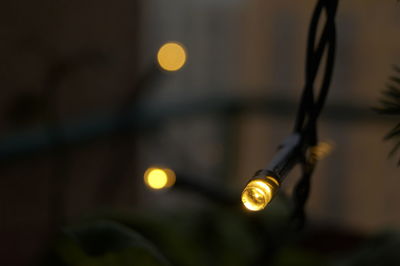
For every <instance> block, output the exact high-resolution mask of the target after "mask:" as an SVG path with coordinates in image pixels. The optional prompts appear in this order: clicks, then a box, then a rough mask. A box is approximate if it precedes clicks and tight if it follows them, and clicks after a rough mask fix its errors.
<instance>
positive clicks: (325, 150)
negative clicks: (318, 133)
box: [309, 141, 334, 163]
mask: <svg viewBox="0 0 400 266" xmlns="http://www.w3.org/2000/svg"><path fill="white" fill-rule="evenodd" d="M333 148H334V144H333V143H332V142H328V141H322V142H320V143H318V145H316V146H314V147H311V148H310V149H309V160H310V162H311V163H316V162H317V161H320V160H322V159H324V158H325V157H327V156H328V155H329V154H330V153H331V152H332V150H333Z"/></svg>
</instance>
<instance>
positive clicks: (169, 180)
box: [144, 167, 176, 190]
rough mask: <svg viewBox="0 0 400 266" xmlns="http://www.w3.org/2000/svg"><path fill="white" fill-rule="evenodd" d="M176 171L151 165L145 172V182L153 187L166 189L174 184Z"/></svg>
mask: <svg viewBox="0 0 400 266" xmlns="http://www.w3.org/2000/svg"><path fill="white" fill-rule="evenodd" d="M175 180H176V177H175V173H174V171H172V170H171V169H168V168H155V167H150V168H148V169H147V170H146V172H145V173H144V182H145V184H146V185H147V186H148V187H149V188H151V189H156V190H159V189H165V188H168V187H171V186H173V185H174V183H175Z"/></svg>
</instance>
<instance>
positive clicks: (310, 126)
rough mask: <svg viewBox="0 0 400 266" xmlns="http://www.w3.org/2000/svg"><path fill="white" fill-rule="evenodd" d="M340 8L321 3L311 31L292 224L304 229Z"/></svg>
mask: <svg viewBox="0 0 400 266" xmlns="http://www.w3.org/2000/svg"><path fill="white" fill-rule="evenodd" d="M337 6H338V0H319V1H318V3H317V5H316V7H315V10H314V13H313V16H312V19H311V23H310V28H309V35H308V41H307V51H306V73H305V76H306V81H305V86H304V90H303V94H302V97H301V101H300V106H299V110H298V115H297V119H296V122H295V126H294V133H298V134H300V136H301V138H302V140H301V141H302V144H301V146H302V147H303V148H302V149H301V151H302V152H301V154H300V155H299V156H300V158H299V161H300V163H301V166H302V176H301V178H300V180H299V181H298V183H297V185H296V187H295V189H294V192H293V199H294V206H293V211H292V221H293V223H294V224H295V226H296V227H297V228H302V227H303V225H304V222H305V217H306V216H305V211H304V206H305V204H306V202H307V199H308V196H309V192H310V186H311V177H312V174H313V172H314V169H315V164H316V161H310V160H308V158H307V154H306V153H307V152H308V149H309V148H312V147H313V146H315V145H317V142H318V132H317V119H318V117H319V115H320V114H321V111H322V109H323V107H324V104H325V101H326V98H327V95H328V92H329V87H330V83H331V80H332V74H333V67H334V61H335V52H336V28H335V16H336V10H337ZM324 10H325V14H326V23H325V25H324V28H323V31H322V33H321V35H320V39H319V41H318V45H317V46H315V44H316V37H317V31H318V24H319V23H320V21H321V17H322V12H323V11H324ZM324 54H326V60H325V69H324V73H323V78H322V83H321V86H320V90H319V94H318V96H317V97H316V98H314V94H315V93H314V82H315V80H316V77H317V75H318V70H319V69H320V67H321V62H322V57H323V55H324Z"/></svg>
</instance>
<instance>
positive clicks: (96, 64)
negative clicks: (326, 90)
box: [0, 0, 400, 265]
mask: <svg viewBox="0 0 400 266" xmlns="http://www.w3.org/2000/svg"><path fill="white" fill-rule="evenodd" d="M314 3H315V1H287V0H285V1H282V0H279V1H278V0H273V1H262V0H249V1H244V0H236V1H226V0H220V1H188V0H170V1H162V0H149V1H143V2H142V4H143V6H142V7H141V8H140V12H139V8H138V4H137V1H125V0H119V1H113V2H112V3H111V2H105V1H88V0H87V1H61V2H60V1H57V2H54V1H39V2H38V1H36V2H32V3H31V2H28V1H22V0H20V1H3V2H2V3H1V4H0V12H1V16H0V20H1V23H0V35H1V37H2V38H1V39H2V40H3V41H2V42H0V47H1V48H2V49H0V55H1V61H2V64H1V69H0V85H1V87H2V89H1V90H0V93H1V97H0V101H1V104H0V122H1V128H2V132H1V136H2V137H3V139H7V137H8V136H14V135H15V134H17V133H18V134H25V133H27V132H31V130H32V129H36V128H41V127H43V126H42V125H44V124H48V123H49V120H50V122H54V120H55V121H56V122H57V121H61V122H63V121H67V120H68V121H70V120H72V121H73V120H76V119H79V118H81V117H86V116H87V115H88V114H92V113H94V114H96V115H99V116H100V117H102V116H103V115H104V116H106V115H108V114H110V113H111V112H112V111H115V110H117V109H118V107H119V106H120V105H121V103H123V102H124V99H125V98H126V95H128V94H129V92H130V91H131V90H132V88H133V85H132V84H134V83H135V81H136V79H137V77H138V75H139V73H141V72H142V70H143V69H144V68H145V67H146V66H147V65H148V64H149V63H150V61H151V60H152V57H153V55H154V51H155V50H156V49H157V47H159V45H160V44H161V43H163V42H165V41H168V40H177V41H180V42H182V43H184V44H185V46H186V48H187V51H188V54H189V57H188V58H189V60H188V63H187V65H186V66H185V68H184V69H183V70H182V71H180V72H178V73H176V74H173V75H168V77H167V78H165V79H164V80H163V82H162V83H160V84H159V86H157V87H156V91H155V92H154V93H153V94H152V95H151V98H150V99H151V100H150V102H151V103H152V104H153V108H154V109H157V106H158V105H162V104H163V105H168V104H171V106H172V107H174V108H176V109H178V111H179V109H180V108H179V106H180V105H179V103H188V104H189V106H191V107H194V105H191V103H192V102H193V101H198V100H204V102H205V103H208V104H210V105H213V104H215V105H218V104H220V103H221V102H222V103H223V102H224V101H226V100H229V99H231V98H234V99H239V100H243V101H248V100H249V99H250V100H252V99H266V100H271V101H275V100H280V101H284V102H286V103H288V106H287V107H282V108H287V110H286V109H285V110H283V111H282V112H281V111H280V110H278V111H279V112H278V113H279V115H277V114H276V112H271V113H270V112H251V113H249V112H246V113H242V114H239V115H238V116H236V117H234V118H232V117H230V116H226V115H225V114H218V115H215V114H213V113H210V112H206V111H204V113H201V112H200V114H198V115H195V116H187V117H183V118H179V119H178V118H176V117H173V116H171V117H169V119H167V121H164V123H162V126H161V127H160V128H157V129H156V130H154V131H152V132H150V133H149V134H148V132H145V133H144V134H140V135H139V136H134V137H133V138H132V136H130V135H121V136H118V137H117V138H116V137H115V136H113V137H112V138H111V137H110V138H108V137H107V136H106V137H105V138H100V139H98V140H96V141H92V142H91V143H90V144H82V145H78V146H74V147H68V148H67V150H66V151H64V152H61V155H60V153H56V152H55V153H51V152H50V153H33V154H31V155H29V156H25V157H22V159H19V160H13V161H12V162H8V161H5V162H4V163H2V168H1V169H2V171H1V173H2V177H1V183H0V184H1V185H0V210H1V218H0V223H1V229H0V233H1V239H2V241H1V251H2V253H3V254H1V257H2V259H3V260H4V262H3V264H4V265H24V264H25V263H27V262H30V261H32V260H34V259H36V258H38V256H39V255H40V254H41V252H42V251H43V250H45V248H44V246H45V242H46V241H47V240H48V239H49V238H48V237H49V236H51V235H52V233H53V232H54V231H56V230H57V228H58V227H59V225H60V224H61V223H65V222H68V221H71V220H73V218H74V217H77V216H79V215H81V214H84V213H86V212H90V211H92V210H93V209H95V208H99V207H105V206H108V207H109V206H112V207H117V208H119V209H122V210H132V209H135V208H140V206H146V205H145V203H146V204H148V205H150V206H152V207H160V206H161V207H164V205H166V206H167V207H175V208H176V207H178V206H179V204H180V203H179V199H172V200H171V202H169V201H168V200H167V201H162V202H161V203H158V202H157V200H153V201H151V202H146V201H145V199H148V198H149V197H152V198H153V199H161V200H162V199H170V198H171V197H173V195H172V196H171V195H170V194H164V195H157V196H154V195H153V194H151V193H150V192H147V191H145V190H144V189H143V185H142V184H141V178H142V177H141V173H142V170H143V169H145V168H146V167H147V166H148V165H151V164H156V163H164V164H167V165H171V166H172V167H173V168H176V169H181V170H183V171H186V172H192V173H195V174H196V176H200V177H203V179H204V181H207V182H214V181H215V179H219V180H218V181H221V180H222V181H224V182H226V184H227V186H228V187H229V188H232V189H234V190H235V191H240V190H241V188H242V187H243V185H244V184H245V183H246V181H247V179H248V178H249V177H250V176H251V175H252V174H253V173H254V172H255V171H256V170H258V169H259V168H261V167H263V166H264V165H265V164H266V163H267V162H268V160H269V159H270V158H271V157H272V155H273V154H274V151H275V149H276V146H277V143H279V142H280V141H281V140H282V139H283V137H284V136H286V135H287V134H289V132H290V130H291V127H292V123H293V118H294V115H295V108H296V106H295V105H296V104H297V99H298V98H299V95H300V91H301V88H302V83H303V74H304V51H305V41H306V37H307V29H308V23H309V19H310V15H311V12H312V8H313V5H314ZM399 24H400V6H399V5H398V4H397V3H396V1H389V0H387V1H364V0H363V1H362V0H355V1H341V3H340V7H339V11H338V17H337V25H338V52H337V64H336V67H335V75H334V79H333V83H332V90H331V94H330V97H329V99H328V103H327V105H328V106H327V107H328V109H329V107H330V106H334V105H335V104H342V105H343V106H350V107H352V108H353V109H352V108H350V110H356V111H354V112H353V113H352V112H349V113H346V114H338V115H336V116H335V115H331V116H322V117H321V120H322V122H321V125H320V126H321V138H322V139H329V140H331V141H333V142H334V143H335V149H334V150H333V153H332V155H331V156H330V157H328V158H327V159H325V160H324V161H322V162H321V164H320V166H319V167H318V170H317V172H316V174H315V176H314V179H313V187H312V193H311V197H310V201H309V203H308V205H307V209H308V214H309V216H310V219H311V220H313V221H321V222H325V223H330V224H334V225H339V226H348V227H353V228H356V229H359V230H362V231H367V232H372V231H375V230H379V229H382V228H386V227H395V228H399V226H400V212H399V207H398V202H400V196H399V193H397V189H398V187H400V181H399V179H398V177H399V169H398V168H396V167H395V161H394V160H387V159H386V155H387V153H388V151H389V150H390V147H391V144H389V143H383V142H382V141H381V139H382V136H383V135H384V133H385V132H386V131H388V130H389V128H391V127H393V126H394V123H395V121H391V120H387V119H381V118H379V117H377V116H376V115H375V114H374V113H373V112H372V111H371V110H370V107H371V106H373V105H376V103H377V100H378V98H379V91H380V90H381V89H383V88H384V84H385V82H386V80H387V77H388V76H389V75H390V74H392V70H391V65H392V64H396V63H398V62H400V53H399V51H400V49H398V47H400V45H399V44H400V37H398V36H399V34H397V33H398V29H399ZM138 51H139V52H140V56H139V55H138V54H139V53H138ZM60 69H61V70H62V71H61V70H60ZM60 73H61V74H60ZM57 75H61V78H60V79H59V80H58V82H54V80H53V79H52V78H53V77H54V76H57ZM49 84H50V85H49ZM54 84H56V85H57V86H53V85H54ZM208 104H205V105H204V107H203V106H200V108H199V110H200V111H201V110H208V109H207V108H208V107H209V105H208ZM342 105H340V106H342ZM354 108H355V109H354ZM217 109H218V108H217ZM331 110H334V111H331V113H332V112H336V111H335V110H337V109H331ZM346 110H347V109H346ZM184 111H185V109H182V110H181V112H184ZM49 113H50V114H53V115H50V119H49ZM172 113H173V112H172ZM54 114H56V115H54ZM227 118H229V119H227ZM231 118H232V119H231ZM121 154H122V155H121ZM60 176H63V177H67V182H66V183H60V182H61V181H60V182H59V180H61V178H59V177H60ZM63 180H64V179H63ZM295 180H296V175H295V174H294V175H293V176H292V177H291V178H290V179H289V178H288V182H287V184H286V187H287V188H286V189H287V190H289V191H290V188H291V187H292V186H293V183H294V182H295ZM114 181H115V182H114ZM64 182H65V180H64ZM109 184H112V187H113V192H108V189H109V188H110V189H111V186H108V185H109ZM59 192H60V193H61V195H62V196H61V197H60V195H59ZM103 196H104V197H103ZM60 198H61V199H60ZM181 204H182V203H181ZM184 204H190V203H188V202H185V203H184ZM54 211H55V212H57V213H56V214H55V213H54ZM55 216H61V217H58V218H60V219H61V221H62V222H61V221H60V220H59V219H58V218H57V217H55Z"/></svg>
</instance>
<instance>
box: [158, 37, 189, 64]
mask: <svg viewBox="0 0 400 266" xmlns="http://www.w3.org/2000/svg"><path fill="white" fill-rule="evenodd" d="M157 61H158V64H159V65H160V67H161V68H162V69H164V70H166V71H177V70H179V69H181V68H182V67H183V65H184V64H185V62H186V51H185V48H184V47H183V45H182V44H180V43H177V42H168V43H166V44H164V45H163V46H161V48H160V49H159V50H158V53H157Z"/></svg>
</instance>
